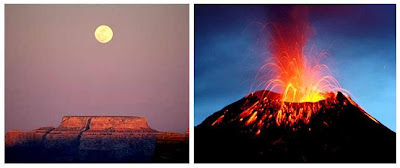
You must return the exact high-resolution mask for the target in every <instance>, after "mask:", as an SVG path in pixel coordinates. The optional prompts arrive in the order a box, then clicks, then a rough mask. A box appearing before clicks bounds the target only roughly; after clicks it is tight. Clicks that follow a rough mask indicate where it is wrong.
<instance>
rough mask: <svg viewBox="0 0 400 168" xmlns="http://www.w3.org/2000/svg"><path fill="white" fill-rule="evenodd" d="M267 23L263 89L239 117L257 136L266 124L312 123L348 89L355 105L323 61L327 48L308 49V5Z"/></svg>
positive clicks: (260, 75) (260, 78)
mask: <svg viewBox="0 0 400 168" xmlns="http://www.w3.org/2000/svg"><path fill="white" fill-rule="evenodd" d="M265 27H266V28H267V31H268V32H269V36H268V37H269V39H270V42H269V43H267V47H268V48H269V57H268V59H267V60H266V61H265V63H264V64H263V65H262V67H261V68H260V70H259V72H258V73H257V75H256V80H255V81H258V82H259V84H258V85H257V86H256V88H257V89H259V88H262V90H263V93H262V95H261V96H260V99H259V100H258V101H256V102H255V103H253V104H249V105H248V106H245V107H243V109H242V110H243V111H242V112H241V113H240V115H239V116H238V117H237V120H238V121H240V122H243V124H244V126H250V127H251V129H255V130H257V131H255V134H256V135H259V134H260V132H261V130H262V129H263V128H265V127H268V126H270V125H272V124H273V123H275V125H276V126H283V125H284V126H293V125H295V124H296V123H299V122H302V123H304V124H307V123H309V121H310V118H311V117H312V116H313V115H314V114H316V113H317V112H319V111H320V110H321V108H322V106H326V107H329V105H331V104H334V103H336V102H335V101H334V100H335V98H336V95H337V93H338V92H342V93H344V96H346V97H347V98H348V99H349V100H350V103H352V104H354V105H356V104H355V103H354V102H353V101H352V100H351V99H350V97H349V96H347V94H350V92H348V91H347V90H345V89H343V88H341V87H340V85H339V82H338V81H337V80H336V79H335V78H334V77H333V76H332V75H330V74H331V73H330V69H329V67H328V66H327V65H326V64H324V63H322V62H323V60H326V59H328V58H329V56H330V55H329V52H327V51H325V50H322V51H317V50H316V47H315V45H311V47H309V48H310V49H306V44H307V43H308V42H309V41H308V38H309V37H310V36H311V35H312V28H311V26H310V24H309V22H308V9H307V6H296V7H293V8H290V10H289V12H288V13H285V16H284V17H283V18H282V16H280V17H279V19H277V20H276V21H274V22H269V23H267V24H265ZM268 37H267V38H268ZM251 90H252V88H251ZM273 92H277V93H281V94H280V97H279V98H277V99H276V98H275V99H271V96H269V94H270V93H273ZM254 93H255V92H251V93H250V94H249V95H251V96H252V95H253V94H254ZM322 101H324V102H322ZM327 101H329V102H327ZM357 106H358V105H357ZM223 118H224V115H222V116H220V117H219V118H218V119H217V120H216V121H215V122H214V123H212V125H213V126H214V125H215V124H217V123H219V122H221V120H223ZM271 120H274V121H273V122H271Z"/></svg>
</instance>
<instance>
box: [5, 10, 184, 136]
mask: <svg viewBox="0 0 400 168" xmlns="http://www.w3.org/2000/svg"><path fill="white" fill-rule="evenodd" d="M103 24H105V25H108V26H110V27H111V28H112V30H113V33H114V36H113V38H112V40H111V41H110V42H108V43H106V44H102V43H99V42H98V41H97V40H96V38H95V36H94V32H95V30H96V28H97V27H98V26H100V25H103ZM66 115H96V116H101V115H106V116H140V117H146V118H147V120H148V123H149V126H150V127H152V128H154V129H156V130H159V131H172V132H181V133H184V132H185V131H186V129H187V128H188V127H189V8H188V5H6V6H5V120H6V121H5V123H6V131H9V130H11V129H20V130H24V131H27V130H32V129H36V128H39V127H43V126H54V127H56V126H58V125H59V124H60V122H61V119H62V116H66Z"/></svg>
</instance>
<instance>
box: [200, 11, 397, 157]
mask: <svg viewBox="0 0 400 168" xmlns="http://www.w3.org/2000/svg"><path fill="white" fill-rule="evenodd" d="M283 18H284V19H282V17H280V20H273V21H272V22H269V23H267V24H266V26H265V27H268V28H269V29H268V32H269V33H270V36H269V39H270V42H269V43H267V46H266V47H267V48H269V52H270V53H269V57H268V58H267V60H266V62H265V64H264V65H263V66H262V67H261V68H260V70H259V72H258V74H257V75H256V80H255V82H256V83H257V84H256V85H255V86H254V88H253V87H252V88H251V89H250V90H251V92H250V93H249V94H248V95H247V96H245V97H244V98H242V99H241V100H239V101H237V102H235V103H233V104H231V105H229V106H227V107H225V108H223V109H222V110H221V111H218V112H216V113H214V114H213V115H211V116H209V117H208V118H207V119H206V120H205V121H203V122H202V123H201V124H200V125H198V126H197V127H196V128H195V149H196V150H195V156H196V157H195V158H196V162H395V155H396V153H395V152H396V141H395V136H396V135H395V133H394V132H393V131H391V130H389V129H388V128H387V127H385V126H384V125H382V124H381V123H380V122H379V121H377V120H376V119H375V118H373V117H372V116H370V115H369V114H368V113H366V112H365V111H364V110H363V109H362V108H361V107H360V106H359V105H358V104H357V103H355V102H354V101H353V100H352V99H351V98H350V95H351V94H350V92H349V91H347V90H346V89H343V88H342V87H341V86H340V85H339V82H338V81H337V80H336V79H335V78H334V77H333V76H332V75H331V74H330V69H329V68H328V66H327V64H325V63H324V62H323V61H324V60H326V59H328V58H329V53H328V52H327V51H318V50H317V49H316V47H315V46H314V45H312V46H311V47H307V45H306V44H307V43H308V42H309V41H308V38H309V37H310V36H311V35H312V29H311V27H310V25H309V23H308V14H307V6H300V7H299V6H297V7H296V8H291V10H290V12H289V13H288V14H287V15H286V17H283ZM307 48H308V49H307ZM260 88H261V90H260V91H254V90H256V89H260ZM278 93H280V94H278Z"/></svg>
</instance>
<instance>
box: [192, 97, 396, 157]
mask: <svg viewBox="0 0 400 168" xmlns="http://www.w3.org/2000/svg"><path fill="white" fill-rule="evenodd" d="M279 98H280V95H279V94H276V93H273V92H268V91H258V92H254V93H251V94H249V95H247V96H246V97H244V98H242V99H240V100H239V101H237V102H235V103H233V104H231V105H228V106H227V107H225V108H223V109H222V110H220V111H218V112H216V113H214V114H213V115H211V116H209V117H208V118H207V119H206V120H204V121H203V122H202V123H201V124H200V125H198V126H196V127H195V141H194V142H195V162H196V163H217V162H218V163H303V162H306V163H395V162H396V133H395V132H393V131H391V130H390V129H388V128H387V127H385V126H384V125H382V124H381V123H380V122H379V121H377V120H376V119H374V118H373V117H371V116H370V115H369V114H368V113H366V112H365V111H364V110H363V109H362V108H360V107H359V106H358V105H357V104H356V103H355V102H354V101H352V100H351V99H350V98H349V97H347V96H345V95H343V94H342V93H341V92H338V93H331V94H330V96H329V97H328V98H327V99H325V100H321V101H319V102H315V103H284V108H282V102H280V99H279ZM280 109H286V110H281V111H279V110H280Z"/></svg>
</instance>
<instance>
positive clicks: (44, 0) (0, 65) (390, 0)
mask: <svg viewBox="0 0 400 168" xmlns="http://www.w3.org/2000/svg"><path fill="white" fill-rule="evenodd" d="M194 3H196V4H235V3H236V4H396V3H397V0H385V1H378V0H330V2H328V1H326V2H325V1H324V2H321V0H307V1H306V0H279V1H273V0H247V1H246V0H69V1H65V0H4V1H2V2H1V6H0V32H2V33H0V37H1V39H2V40H1V41H0V53H1V56H2V57H1V58H0V78H1V79H3V81H2V82H0V87H1V89H0V94H1V95H2V96H1V97H0V108H1V109H2V111H3V113H1V114H0V135H1V137H0V146H1V147H0V164H1V166H0V167H3V166H4V167H6V168H8V167H10V168H12V167H30V168H46V167H49V168H54V167H58V168H67V167H76V168H79V167H82V168H83V167H84V168H87V167H99V168H109V167H110V166H112V167H113V168H114V167H126V168H132V167H143V168H147V167H149V168H154V167H171V168H180V167H193V168H194V167H196V168H197V167H198V168H202V167H215V168H221V167H222V168H224V167H229V168H239V167H248V166H250V167H257V168H258V167H259V168H261V167H262V168H265V167H280V168H281V167H298V168H303V167H304V168H310V167H311V168H312V167H321V166H323V167H328V168H330V167H335V168H336V167H338V166H340V167H354V166H357V167H358V166H360V167H361V166H362V167H366V168H369V167H378V166H379V167H396V166H397V164H193V163H194V139H193V138H194V132H193V129H194V126H193V124H194ZM4 4H190V5H189V16H190V18H189V23H190V25H189V27H190V30H189V33H190V36H189V37H190V40H189V42H190V46H189V51H190V53H189V56H190V58H189V61H190V62H189V65H190V67H189V72H190V73H189V74H190V78H189V82H190V87H189V89H190V92H189V94H190V102H189V105H190V106H189V109H190V114H189V118H190V120H189V124H190V129H189V130H190V132H189V134H190V138H189V142H190V164H4V119H5V118H4V79H5V78H4V38H5V37H4ZM396 18H397V19H396V22H397V23H398V22H399V12H398V11H396ZM396 25H397V24H396ZM398 30H399V28H398V27H397V28H396V41H398V35H397V32H398ZM396 48H397V49H398V48H399V47H398V43H397V44H396ZM397 53H398V52H397ZM397 53H396V54H397ZM398 64H399V59H397V57H396V65H398ZM399 77H400V70H399V69H398V68H397V66H396V78H397V79H399ZM398 86H399V83H397V81H396V97H397V96H398V95H399V93H400V91H399V90H398V89H397V88H398ZM398 104H400V100H399V99H397V100H396V114H397V111H398V107H397V105H398ZM396 117H397V118H396V119H397V120H396V121H399V120H400V116H399V115H396ZM396 127H397V130H400V129H399V125H398V124H397V122H396ZM398 139H399V138H398V137H397V141H398ZM398 150H399V144H398V143H397V151H398ZM397 161H400V160H399V154H397Z"/></svg>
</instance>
